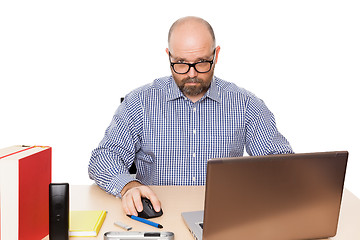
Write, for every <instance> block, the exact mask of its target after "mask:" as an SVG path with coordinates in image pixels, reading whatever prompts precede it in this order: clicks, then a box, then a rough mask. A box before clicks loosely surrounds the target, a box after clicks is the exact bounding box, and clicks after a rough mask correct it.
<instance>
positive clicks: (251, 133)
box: [245, 97, 293, 156]
mask: <svg viewBox="0 0 360 240" xmlns="http://www.w3.org/2000/svg"><path fill="white" fill-rule="evenodd" d="M245 118H246V143H245V145H246V151H247V153H248V154H249V155H250V156H259V155H270V154H289V153H293V150H292V148H291V146H290V143H289V142H288V141H287V139H286V138H285V137H284V136H283V135H282V134H281V133H280V132H279V131H278V129H277V127H276V123H275V118H274V115H273V114H272V112H271V111H270V110H269V109H268V108H267V107H266V105H265V103H264V102H263V101H262V100H260V99H258V98H256V97H250V98H249V100H248V104H247V109H246V117H245Z"/></svg>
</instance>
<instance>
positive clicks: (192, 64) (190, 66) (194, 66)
mask: <svg viewBox="0 0 360 240" xmlns="http://www.w3.org/2000/svg"><path fill="white" fill-rule="evenodd" d="M213 55H214V56H213V59H212V60H211V61H201V62H196V63H174V62H171V59H170V57H171V53H170V51H169V61H170V66H171V68H172V70H174V72H175V73H177V74H186V73H188V72H189V71H190V69H191V68H192V67H193V68H194V69H195V71H196V72H198V73H207V72H210V70H211V68H212V65H213V63H214V60H215V55H216V48H215V49H214V53H213ZM204 62H208V63H210V67H209V70H207V71H205V72H201V71H198V70H197V69H196V64H199V63H204ZM176 64H185V65H188V67H189V68H188V70H187V71H186V72H184V73H179V72H177V71H176V70H175V67H174V65H176Z"/></svg>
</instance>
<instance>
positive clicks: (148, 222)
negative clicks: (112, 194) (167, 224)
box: [127, 215, 163, 228]
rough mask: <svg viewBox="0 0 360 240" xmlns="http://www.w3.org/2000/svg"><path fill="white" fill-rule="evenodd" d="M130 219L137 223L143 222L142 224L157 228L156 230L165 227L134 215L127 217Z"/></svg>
mask: <svg viewBox="0 0 360 240" xmlns="http://www.w3.org/2000/svg"><path fill="white" fill-rule="evenodd" d="M127 216H128V217H129V218H131V219H134V220H136V221H139V222H142V223H145V224H148V225H150V226H153V227H156V228H163V226H162V225H161V224H158V223H154V222H152V221H149V220H146V219H144V218H141V217H137V216H134V215H127Z"/></svg>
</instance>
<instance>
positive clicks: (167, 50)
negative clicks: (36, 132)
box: [165, 48, 169, 56]
mask: <svg viewBox="0 0 360 240" xmlns="http://www.w3.org/2000/svg"><path fill="white" fill-rule="evenodd" d="M165 51H166V54H167V55H168V56H169V49H168V48H166V49H165Z"/></svg>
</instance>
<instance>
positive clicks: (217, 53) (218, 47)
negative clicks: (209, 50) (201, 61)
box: [215, 46, 220, 64]
mask: <svg viewBox="0 0 360 240" xmlns="http://www.w3.org/2000/svg"><path fill="white" fill-rule="evenodd" d="M219 52H220V46H217V47H216V48H215V54H216V57H215V64H216V63H217V61H218V57H219Z"/></svg>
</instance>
